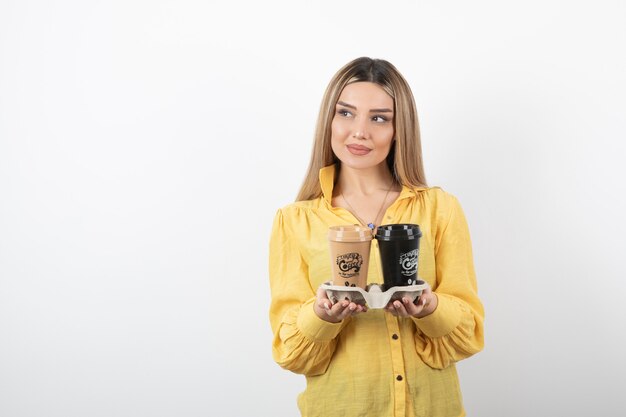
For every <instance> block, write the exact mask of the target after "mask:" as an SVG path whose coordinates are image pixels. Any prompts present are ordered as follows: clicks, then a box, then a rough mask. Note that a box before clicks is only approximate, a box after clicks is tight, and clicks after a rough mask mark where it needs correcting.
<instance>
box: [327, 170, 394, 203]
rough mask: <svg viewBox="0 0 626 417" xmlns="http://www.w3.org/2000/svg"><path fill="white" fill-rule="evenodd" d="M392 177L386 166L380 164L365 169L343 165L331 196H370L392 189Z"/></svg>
mask: <svg viewBox="0 0 626 417" xmlns="http://www.w3.org/2000/svg"><path fill="white" fill-rule="evenodd" d="M394 185H395V184H394V179H393V175H391V172H390V171H389V167H388V166H387V164H385V163H382V164H379V165H377V166H375V167H371V168H367V169H355V168H350V167H348V166H345V165H343V164H342V165H341V166H340V168H339V177H338V178H337V183H336V185H335V191H336V192H334V193H333V194H335V195H336V194H337V193H341V192H343V193H344V194H345V195H348V196H349V195H362V196H370V195H372V194H375V193H377V192H380V191H381V190H384V191H387V190H389V188H390V187H392V188H393V187H394Z"/></svg>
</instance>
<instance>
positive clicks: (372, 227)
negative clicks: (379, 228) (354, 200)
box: [367, 223, 376, 230]
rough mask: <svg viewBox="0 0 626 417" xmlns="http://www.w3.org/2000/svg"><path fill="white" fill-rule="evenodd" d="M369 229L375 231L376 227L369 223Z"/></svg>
mask: <svg viewBox="0 0 626 417" xmlns="http://www.w3.org/2000/svg"><path fill="white" fill-rule="evenodd" d="M367 227H369V228H370V229H372V230H374V228H375V227H376V226H374V223H368V224H367Z"/></svg>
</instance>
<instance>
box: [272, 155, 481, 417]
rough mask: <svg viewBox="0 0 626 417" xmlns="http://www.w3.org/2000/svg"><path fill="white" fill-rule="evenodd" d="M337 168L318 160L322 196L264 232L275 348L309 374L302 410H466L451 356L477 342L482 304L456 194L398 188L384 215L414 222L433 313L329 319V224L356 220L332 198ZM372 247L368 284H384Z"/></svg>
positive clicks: (381, 416)
mask: <svg viewBox="0 0 626 417" xmlns="http://www.w3.org/2000/svg"><path fill="white" fill-rule="evenodd" d="M334 176H335V167H334V166H329V167H326V168H323V169H322V170H320V176H319V179H320V185H321V188H322V193H323V195H322V196H321V197H319V198H317V199H314V200H309V201H299V202H296V203H293V204H290V205H288V206H286V207H284V208H282V209H280V210H279V211H278V213H277V214H276V218H275V220H274V226H273V229H272V236H271V239H270V260H269V267H270V268H269V270H270V286H271V294H272V301H271V306H270V322H271V326H272V331H273V333H274V341H273V356H274V359H275V360H276V362H277V363H278V364H279V365H280V366H282V367H283V368H285V369H288V370H290V371H293V372H296V373H300V374H304V375H305V376H306V379H307V387H306V390H305V391H304V392H303V393H302V394H300V396H299V397H298V407H299V408H300V411H301V413H302V415H303V416H305V417H315V416H324V417H327V416H372V417H391V416H395V417H399V416H424V417H444V416H445V417H452V416H454V417H457V416H463V415H465V412H464V409H463V404H462V401H461V393H460V388H459V382H458V378H457V372H456V368H455V366H454V363H455V362H456V361H459V360H461V359H464V358H467V357H468V356H471V355H472V354H474V353H476V352H478V351H479V350H481V349H482V347H483V317H484V312H483V307H482V304H481V302H480V300H479V298H478V295H477V289H476V277H475V274H474V265H473V261H472V249H471V243H470V237H469V231H468V227H467V223H466V220H465V217H464V215H463V211H462V210H461V207H460V205H459V203H458V201H457V200H456V198H454V197H453V196H452V195H450V194H448V193H446V192H444V191H443V190H441V189H439V188H417V189H411V188H408V187H406V186H405V187H403V189H402V191H401V192H400V195H399V197H398V198H397V200H396V201H395V202H394V203H393V204H392V205H391V206H390V207H389V208H388V209H387V211H386V212H385V214H384V217H383V219H384V220H383V222H384V223H386V224H389V223H415V224H419V226H420V229H421V231H422V233H423V236H422V238H421V239H420V252H419V264H418V275H419V277H420V279H422V280H425V281H427V282H428V283H429V284H430V286H431V287H432V289H433V291H434V292H435V293H436V294H437V297H438V301H439V303H438V306H437V309H436V310H435V311H434V312H433V313H432V314H430V315H428V316H426V317H424V318H421V319H414V318H397V317H395V316H393V315H391V314H389V313H386V312H385V311H384V310H381V309H376V310H374V309H370V310H368V311H367V312H366V313H362V314H359V315H357V316H355V317H351V318H348V319H345V320H343V322H341V323H336V324H334V323H329V322H326V321H324V320H322V319H321V318H319V317H318V316H317V315H316V314H315V312H314V311H313V302H314V301H315V293H316V290H317V288H318V287H319V285H320V284H322V283H323V282H325V281H328V280H330V277H331V262H330V253H329V247H328V240H327V233H328V228H329V227H330V226H336V225H345V224H357V223H358V221H357V220H356V218H355V217H354V216H353V215H352V214H351V213H350V212H349V211H347V210H345V209H343V208H340V207H333V206H332V204H331V199H332V190H333V185H334V184H333V183H334ZM372 245H373V246H372V251H371V254H370V266H369V272H368V283H382V282H383V279H382V272H381V268H380V255H379V252H378V246H377V242H376V241H375V240H374V241H373V243H372Z"/></svg>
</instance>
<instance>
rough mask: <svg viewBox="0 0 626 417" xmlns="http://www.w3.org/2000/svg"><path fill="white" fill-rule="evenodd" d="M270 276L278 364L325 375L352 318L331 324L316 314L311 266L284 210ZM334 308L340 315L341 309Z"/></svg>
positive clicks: (276, 229)
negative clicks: (309, 270)
mask: <svg viewBox="0 0 626 417" xmlns="http://www.w3.org/2000/svg"><path fill="white" fill-rule="evenodd" d="M269 273H270V289H271V296H272V300H271V305H270V323H271V326H272V332H273V333H274V341H273V345H272V353H273V356H274V360H275V361H276V362H277V363H278V364H279V365H280V366H281V367H283V368H285V369H288V370H290V371H292V372H296V373H301V374H305V375H319V374H322V373H324V372H325V371H326V369H327V367H328V364H329V363H330V360H331V358H332V355H333V352H334V350H335V346H336V343H337V340H336V336H337V335H338V334H339V332H340V331H341V329H342V328H343V327H344V326H345V325H346V324H347V323H348V322H349V320H350V318H349V317H348V318H345V319H344V320H343V321H341V322H339V323H331V322H329V321H326V320H323V319H321V318H320V317H319V316H318V314H317V313H316V312H315V311H314V307H315V303H316V300H317V298H316V291H315V290H314V289H313V288H312V287H311V284H310V282H309V279H308V265H307V263H306V261H305V259H304V258H303V256H302V252H301V250H300V248H299V246H298V244H297V241H296V239H295V237H294V230H293V226H292V225H290V224H289V221H288V219H287V218H286V216H285V214H284V213H283V211H282V210H279V211H278V213H277V214H276V217H275V219H274V226H273V228H272V235H271V239H270V259H269ZM318 301H319V300H318ZM321 305H323V303H322V304H321ZM346 307H347V306H346ZM332 308H334V309H335V310H334V312H335V313H337V311H338V308H339V306H333V307H332ZM338 313H339V314H341V312H340V311H339V312H338Z"/></svg>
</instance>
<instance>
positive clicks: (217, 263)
mask: <svg viewBox="0 0 626 417" xmlns="http://www.w3.org/2000/svg"><path fill="white" fill-rule="evenodd" d="M625 20H626V6H625V3H624V2H622V1H619V0H616V1H593V2H592V1H584V0H583V1H555V0H541V1H539V0H526V1H518V2H503V1H496V0H494V1H486V0H477V1H472V2H468V1H445V0H444V1H376V2H373V1H347V2H335V1H319V2H313V1H310V2H304V1H282V2H281V1H266V2H261V1H258V2H257V1H250V2H247V3H243V2H235V1H229V2H225V1H224V2H211V1H200V0H198V1H187V0H172V1H165V0H150V1H148V0H146V1H128V0H125V1H121V0H118V1H78V0H76V1H41V0H40V1H32V0H31V1H28V0H22V1H17V0H15V1H7V0H2V1H1V2H0V415H2V416H6V417H22V416H47V417H48V416H49V417H52V416H59V417H61V416H62V417H73V416H76V417H78V416H81V417H82V416H90V417H92V416H93V417H98V416H129V417H130V416H133V417H134V416H151V417H158V416H209V415H220V416H248V415H257V416H294V415H297V408H296V395H297V393H298V392H300V391H301V390H302V389H303V387H304V379H303V377H301V376H299V375H294V374H291V373H290V372H288V371H284V370H282V369H280V368H279V367H278V366H277V365H276V364H275V363H274V362H273V361H272V358H271V348H270V346H271V332H270V328H269V322H268V306H269V289H268V276H267V249H268V248H267V246H268V240H269V233H270V227H271V222H272V220H273V216H274V214H275V211H276V209H277V208H279V207H281V206H283V205H286V204H288V203H289V202H291V201H292V200H293V198H294V197H295V194H296V192H297V189H298V187H299V185H300V183H301V181H302V178H303V175H304V171H305V168H306V164H307V163H308V159H309V153H310V149H311V144H312V137H313V128H314V124H315V119H316V116H317V111H318V107H319V103H320V100H321V97H322V93H323V90H324V88H325V87H326V85H327V83H328V81H329V80H330V77H331V76H332V75H333V74H334V73H335V71H336V70H338V69H339V68H340V67H341V66H342V65H343V64H345V63H346V62H348V61H350V60H351V59H353V58H356V57H358V56H363V55H366V56H372V57H378V58H385V59H388V60H389V61H391V62H392V63H394V64H395V65H396V66H397V67H398V69H399V70H400V71H401V72H402V73H403V74H404V75H405V77H406V78H407V79H408V81H409V83H410V84H411V86H412V88H413V91H414V94H415V96H416V100H417V104H418V111H419V115H420V121H421V126H422V136H423V149H424V158H425V165H426V170H427V176H428V180H429V183H430V184H431V185H440V186H442V187H443V188H444V189H445V190H447V191H449V192H451V193H452V194H454V195H456V196H457V197H458V198H459V199H460V201H461V203H462V205H463V207H464V210H465V212H466V216H467V218H468V221H469V224H470V229H471V233H472V238H473V243H474V252H475V261H476V271H477V276H478V279H479V291H480V295H481V297H482V299H483V301H484V304H485V308H486V322H485V325H486V345H485V349H484V351H483V352H481V353H479V354H478V355H476V356H474V357H472V358H470V359H468V360H466V361H464V362H462V363H461V364H459V374H460V378H461V382H462V386H463V393H464V397H465V404H466V407H467V410H468V415H469V416H480V417H483V416H486V417H491V416H493V417H502V416H507V417H516V416H519V417H525V416H570V417H571V416H592V415H595V416H618V415H619V416H622V415H624V410H625V409H626V406H625V404H624V398H623V397H624V395H623V387H624V386H626V365H625V359H624V354H623V350H624V344H625V342H626V338H625V336H624V328H625V325H624V321H625V320H624V319H626V307H625V306H626V304H625V303H624V296H625V295H626V283H625V281H626V268H625V266H624V262H623V259H624V251H625V250H626V245H625V244H624V237H625V235H626V222H625V221H624V213H625V212H626V203H625V201H626V199H625V198H624V191H625V187H624V185H623V183H622V181H623V178H625V177H626V168H625V167H624V159H625V157H626V146H625V144H624V142H625V141H626V80H625V75H624V74H626V56H625V53H624V47H625V46H624V45H626V25H624V21H625ZM216 410H218V411H216Z"/></svg>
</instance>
